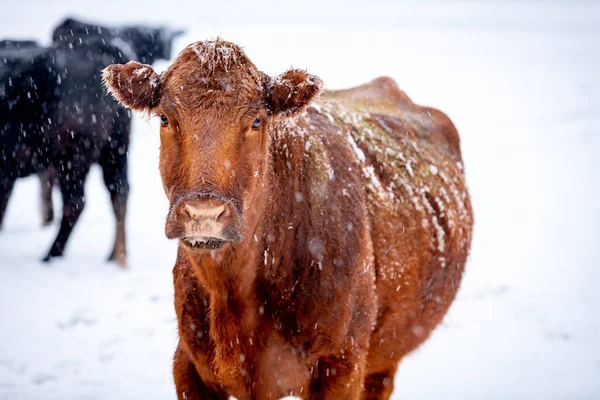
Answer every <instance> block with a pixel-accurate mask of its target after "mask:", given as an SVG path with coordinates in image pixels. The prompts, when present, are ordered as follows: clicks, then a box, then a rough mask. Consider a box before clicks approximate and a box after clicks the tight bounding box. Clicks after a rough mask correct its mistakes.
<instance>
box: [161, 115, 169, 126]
mask: <svg viewBox="0 0 600 400" xmlns="http://www.w3.org/2000/svg"><path fill="white" fill-rule="evenodd" d="M160 123H161V124H163V126H167V125H169V118H167V116H166V115H164V114H161V115H160Z"/></svg>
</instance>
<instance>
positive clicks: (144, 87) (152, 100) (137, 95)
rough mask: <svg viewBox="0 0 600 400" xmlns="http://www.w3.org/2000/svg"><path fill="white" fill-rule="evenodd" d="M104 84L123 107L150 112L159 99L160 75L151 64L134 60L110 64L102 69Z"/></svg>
mask: <svg viewBox="0 0 600 400" xmlns="http://www.w3.org/2000/svg"><path fill="white" fill-rule="evenodd" d="M102 77H103V80H104V85H105V86H106V89H107V90H108V92H109V93H110V94H112V95H113V97H114V98H115V99H116V100H117V101H119V102H120V103H121V104H123V105H124V106H125V107H127V108H130V109H132V110H134V111H144V112H150V110H152V109H153V108H154V107H155V106H156V105H157V104H158V102H159V100H160V77H159V76H158V75H157V74H156V72H154V70H153V69H152V67H151V66H149V65H145V64H140V63H138V62H135V61H131V62H128V63H127V64H112V65H109V66H108V67H106V68H105V69H104V71H102Z"/></svg>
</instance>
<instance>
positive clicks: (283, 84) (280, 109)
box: [267, 69, 323, 118]
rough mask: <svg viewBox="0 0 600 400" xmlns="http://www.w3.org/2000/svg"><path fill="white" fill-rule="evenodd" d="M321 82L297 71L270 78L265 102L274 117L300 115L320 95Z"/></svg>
mask: <svg viewBox="0 0 600 400" xmlns="http://www.w3.org/2000/svg"><path fill="white" fill-rule="evenodd" d="M322 88H323V81H322V80H321V78H319V77H318V76H315V75H310V74H308V73H306V72H305V71H302V70H299V69H291V70H289V71H287V72H284V73H283V74H281V75H279V76H277V77H275V78H270V79H269V81H268V83H267V102H268V106H269V109H270V111H271V112H272V114H273V115H274V116H278V117H283V118H285V117H293V116H296V115H298V114H299V113H301V112H302V111H304V110H305V109H306V107H308V105H309V104H310V103H311V102H312V101H313V100H314V99H315V98H316V97H317V96H318V95H319V94H320V93H321V90H322Z"/></svg>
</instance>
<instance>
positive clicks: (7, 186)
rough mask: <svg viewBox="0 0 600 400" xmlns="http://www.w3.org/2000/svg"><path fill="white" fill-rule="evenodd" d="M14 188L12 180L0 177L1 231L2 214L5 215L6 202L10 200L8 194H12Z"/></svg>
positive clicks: (0, 225) (0, 227)
mask: <svg viewBox="0 0 600 400" xmlns="http://www.w3.org/2000/svg"><path fill="white" fill-rule="evenodd" d="M14 186H15V179H14V178H10V177H8V176H0V229H2V223H3V222H4V214H5V213H6V206H8V200H9V199H10V194H11V193H12V190H13V187H14Z"/></svg>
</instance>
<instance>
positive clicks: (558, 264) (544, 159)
mask: <svg viewBox="0 0 600 400" xmlns="http://www.w3.org/2000/svg"><path fill="white" fill-rule="evenodd" d="M0 9H1V12H0V38H8V37H13V38H34V39H37V40H40V41H42V42H44V43H48V42H49V40H50V39H49V38H50V33H51V30H52V28H53V26H54V25H55V24H56V23H57V22H58V21H59V19H61V18H63V17H65V16H67V15H72V16H76V17H81V18H84V19H87V20H93V21H97V22H103V23H106V24H121V23H133V22H138V23H146V24H159V23H165V24H168V25H170V26H173V27H184V28H187V29H188V31H187V34H186V35H185V36H184V37H181V38H180V39H178V41H177V42H176V51H179V50H180V49H181V48H183V47H184V46H185V45H186V44H188V43H189V42H192V41H195V40H202V39H206V38H210V37H215V36H217V35H219V36H221V37H223V38H225V39H227V40H231V41H234V42H236V43H238V44H241V45H243V46H245V49H246V52H247V54H248V55H249V56H250V57H251V58H252V60H253V61H254V62H255V63H256V65H257V66H258V67H259V68H261V69H263V70H264V71H265V72H267V73H269V74H272V75H274V74H278V73H280V72H282V71H284V70H285V69H286V68H289V67H290V66H291V65H293V66H295V67H300V68H307V69H308V70H309V71H310V72H311V73H314V74H317V75H319V76H321V77H322V78H323V80H324V81H325V82H326V84H327V86H328V87H330V88H344V87H349V86H353V85H357V84H361V83H364V82H366V81H368V80H370V79H372V78H375V77H377V76H380V75H389V76H391V77H393V78H394V79H396V81H397V82H398V84H399V85H400V87H401V88H402V89H403V90H405V91H406V92H407V94H408V95H409V96H410V97H411V98H412V99H413V100H414V101H416V102H417V103H420V104H425V105H431V106H434V107H437V108H439V109H441V110H443V111H444V112H446V113H447V114H448V115H449V116H450V117H451V118H452V120H453V121H454V122H455V123H456V125H457V127H458V130H459V132H460V135H461V138H462V149H463V155H464V159H465V166H466V172H467V178H468V183H469V187H470V192H471V195H472V201H473V205H474V209H475V220H476V225H475V235H474V240H473V246H472V252H471V257H470V261H469V263H468V265H467V271H466V275H465V278H464V280H463V283H462V288H461V290H460V292H459V295H458V297H457V300H456V302H455V303H454V304H453V306H452V308H451V310H450V313H449V314H448V315H447V317H446V318H445V320H444V322H443V324H442V325H441V326H440V327H439V328H438V329H437V330H436V331H435V333H434V334H433V336H432V337H431V339H430V340H429V341H428V342H426V344H424V345H423V346H422V347H421V348H419V349H418V350H417V351H415V352H414V353H413V354H411V355H410V356H409V357H407V358H406V359H405V360H404V361H403V362H402V363H401V366H400V368H399V372H398V374H397V376H396V390H395V392H394V395H393V398H394V399H395V400H397V399H439V398H446V399H598V398H600V339H599V332H600V319H599V317H600V312H599V311H598V308H599V307H600V288H599V287H598V285H599V281H600V270H599V268H600V262H599V261H600V256H599V254H600V252H599V247H600V243H599V241H598V224H599V223H600V218H599V217H600V207H599V202H598V196H599V195H600V193H599V189H600V179H599V178H600V177H599V172H598V168H599V167H600V161H599V160H598V158H597V154H598V152H600V132H599V128H598V126H599V125H600V2H597V1H591V0H590V1H568V0H564V1H561V0H554V1H551V0H549V1H534V0H526V1H517V0H506V1H500V0H490V1H484V2H475V1H468V0H464V1H455V0H451V1H443V0H426V1H418V2H417V1H409V2H399V1H389V2H379V1H378V2H375V3H374V2H372V1H370V0H363V1H362V2H349V1H341V0H340V1H336V2H334V3H327V2H325V1H323V0H321V1H316V0H304V1H297V2H295V3H291V2H285V1H280V2H275V3H273V4H271V3H266V2H264V0H259V1H256V0H255V1H244V0H236V1H229V0H227V1H219V2H208V1H200V0H197V1H190V2H187V3H184V2H175V1H160V2H159V1H157V0H149V1H144V2H137V3H134V2H129V1H122V0H120V1H116V0H108V1H95V2H91V1H82V0H71V1H62V2H60V1H59V2H51V1H46V0H38V1H7V0H3V1H2V4H1V7H0ZM166 65H167V63H162V64H158V65H157V69H158V70H162V69H164V68H165V66H166ZM158 146H159V140H158V124H157V122H156V121H154V120H152V121H146V120H144V119H142V118H140V117H136V119H135V121H134V127H133V137H132V145H131V149H130V155H131V158H130V180H131V186H132V190H131V197H130V201H129V213H128V218H127V228H128V240H129V265H130V268H129V270H127V271H122V270H119V269H118V268H117V267H116V266H115V265H113V264H109V263H106V262H105V258H106V257H107V255H108V251H109V248H110V246H111V245H112V240H113V233H114V218H113V215H112V211H111V208H110V204H109V201H108V194H107V192H106V191H105V189H104V187H103V183H102V179H101V173H100V171H99V169H97V168H94V169H93V170H92V173H91V174H90V176H89V178H88V181H87V184H86V200H87V205H86V209H85V211H84V213H83V216H82V217H81V219H80V221H79V223H78V225H77V226H76V228H75V231H74V234H73V236H72V237H71V241H70V242H69V246H68V248H67V251H66V256H65V258H64V260H61V261H57V262H53V263H52V264H51V265H50V266H48V265H45V264H42V263H41V262H40V261H39V260H40V259H41V257H42V256H43V255H44V254H45V252H46V251H47V250H48V248H49V246H50V244H51V241H52V240H53V238H54V235H55V234H56V231H57V230H58V225H57V224H54V225H53V226H51V227H49V228H46V229H42V228H41V221H40V216H39V187H38V182H37V180H36V179H34V178H28V179H23V180H20V181H18V183H17V185H16V187H15V191H14V195H13V198H12V199H11V202H10V204H9V206H8V213H7V216H6V221H5V226H4V230H3V231H2V232H0V399H27V400H29V399H34V400H35V399H132V400H133V399H175V392H174V387H173V383H172V379H171V357H172V354H173V351H174V349H175V345H176V320H175V315H174V310H173V289H172V281H171V269H172V266H173V263H174V260H175V246H176V244H175V243H172V242H169V241H167V239H166V238H165V237H164V234H163V232H164V226H163V221H164V216H165V214H166V212H167V207H168V204H167V202H166V200H165V198H164V194H163V192H162V189H161V183H160V179H159V176H158V162H157V158H158ZM54 204H55V207H56V208H57V211H59V212H60V196H59V193H58V192H56V193H54Z"/></svg>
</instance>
